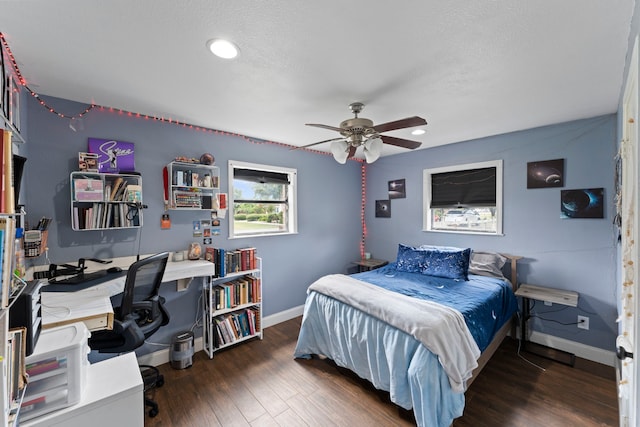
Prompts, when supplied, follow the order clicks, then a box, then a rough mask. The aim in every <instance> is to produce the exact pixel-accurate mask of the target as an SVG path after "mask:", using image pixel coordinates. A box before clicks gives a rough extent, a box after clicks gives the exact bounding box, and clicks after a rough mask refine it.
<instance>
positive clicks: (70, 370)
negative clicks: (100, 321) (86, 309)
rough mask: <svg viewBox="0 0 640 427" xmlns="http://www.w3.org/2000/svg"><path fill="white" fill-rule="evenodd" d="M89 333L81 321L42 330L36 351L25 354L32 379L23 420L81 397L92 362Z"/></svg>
mask: <svg viewBox="0 0 640 427" xmlns="http://www.w3.org/2000/svg"><path fill="white" fill-rule="evenodd" d="M89 336H90V334H89V330H88V329H87V327H86V326H85V325H84V323H82V322H79V323H73V324H71V325H65V326H60V327H57V328H52V329H46V330H43V331H42V332H41V333H40V338H39V339H38V344H37V345H36V347H35V349H34V351H33V354H31V356H29V357H27V358H25V364H26V370H27V374H28V375H29V381H28V383H27V389H26V392H25V396H24V399H23V401H22V406H21V407H20V421H27V420H30V419H32V418H35V417H37V416H39V415H42V414H46V413H49V412H52V411H55V410H57V409H61V408H66V407H67V406H71V405H74V404H76V403H78V402H79V401H80V397H81V396H82V391H83V389H84V386H85V383H86V376H87V367H88V366H89V359H88V357H87V355H88V354H89V351H90V349H89V345H88V342H87V340H88V338H89Z"/></svg>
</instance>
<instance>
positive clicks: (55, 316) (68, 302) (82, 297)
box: [40, 289, 113, 331]
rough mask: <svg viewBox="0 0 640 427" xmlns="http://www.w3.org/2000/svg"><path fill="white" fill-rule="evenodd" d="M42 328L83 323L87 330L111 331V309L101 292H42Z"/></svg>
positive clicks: (106, 297) (86, 290) (105, 296)
mask: <svg viewBox="0 0 640 427" xmlns="http://www.w3.org/2000/svg"><path fill="white" fill-rule="evenodd" d="M40 298H41V301H42V327H43V328H44V329H47V328H54V327H56V326H62V325H67V324H70V323H75V322H80V321H81V322H84V324H85V325H86V326H87V329H89V330H90V331H96V330H100V329H113V307H112V306H111V300H110V298H109V295H108V294H107V293H105V292H103V291H97V290H96V291H95V292H91V291H90V290H89V289H85V290H84V291H82V292H42V294H41V296H40Z"/></svg>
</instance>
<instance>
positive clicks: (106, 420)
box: [20, 352, 144, 427]
mask: <svg viewBox="0 0 640 427" xmlns="http://www.w3.org/2000/svg"><path fill="white" fill-rule="evenodd" d="M143 394H144V384H143V381H142V375H141V374H140V369H139V367H138V361H137V360H136V354H135V352H129V353H125V354H123V355H121V356H116V357H112V358H111V359H107V360H104V361H102V362H98V363H94V364H91V365H89V366H88V367H87V384H86V387H85V389H84V391H83V393H82V397H81V399H80V401H79V402H78V403H77V404H75V405H73V406H69V407H67V408H63V409H60V410H58V411H55V412H51V413H48V414H44V415H42V416H40V417H37V418H34V419H32V420H29V421H26V422H21V423H20V426H23V427H45V426H46V427H51V426H60V427H85V426H92V427H102V426H105V427H107V426H109V427H110V426H131V427H142V426H143V425H144V395H143Z"/></svg>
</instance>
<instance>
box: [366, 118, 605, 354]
mask: <svg viewBox="0 0 640 427" xmlns="http://www.w3.org/2000/svg"><path fill="white" fill-rule="evenodd" d="M616 123H617V118H616V116H615V115H610V116H603V117H596V118H592V119H588V120H580V121H575V122H571V123H562V124H558V125H553V126H548V127H543V128H537V129H531V130H526V131H522V132H514V133H510V134H505V135H498V136H493V137H489V138H484V139H479V140H474V141H468V142H461V143H457V144H452V145H447V146H441V147H435V148H431V149H426V150H420V151H416V152H411V153H406V154H400V155H395V156H390V157H384V158H382V159H379V160H378V161H377V162H376V163H374V164H373V165H371V166H369V167H368V168H367V210H366V220H367V226H368V237H367V251H370V252H371V253H372V254H373V256H374V257H376V258H383V259H387V260H395V257H396V251H397V245H398V243H406V244H412V245H418V244H434V245H449V246H458V247H471V248H473V249H476V250H492V251H499V252H506V253H511V254H515V255H521V256H524V257H525V259H523V260H522V261H521V262H520V263H519V267H518V268H519V270H518V276H519V277H518V280H519V282H520V283H529V284H536V285H541V286H548V287H553V288H560V289H568V290H574V291H577V292H579V294H580V299H579V307H578V308H577V309H575V308H563V306H559V305H554V306H552V307H546V306H544V305H542V304H540V305H539V306H537V307H536V311H537V312H538V313H539V314H540V316H542V317H545V318H548V319H553V320H555V321H557V322H562V323H575V322H576V321H577V315H578V314H580V315H585V316H588V317H589V318H590V330H588V331H585V330H581V329H578V328H577V327H576V325H575V324H573V325H566V326H564V325H561V324H560V323H556V322H553V321H540V320H539V319H534V321H533V322H532V326H533V327H534V329H535V330H538V331H540V332H544V333H547V334H550V335H554V336H558V337H562V338H566V339H569V340H572V341H577V342H580V343H583V344H587V345H591V346H594V347H599V348H603V349H608V350H612V349H613V348H614V342H615V336H616V330H617V326H616V324H615V318H616V316H617V315H616V297H615V278H616V268H617V264H616V249H615V247H616V238H615V230H614V227H613V225H612V219H613V215H614V202H613V197H614V190H613V177H614V156H615V153H616V141H617V137H616ZM497 159H502V160H503V173H504V197H503V201H504V222H503V231H504V235H503V236H477V235H469V234H457V233H456V234H453V233H437V232H424V231H422V205H423V196H422V191H423V187H422V172H423V170H424V169H425V168H436V167H442V166H449V165H459V164H466V163H474V162H481V161H488V160H497ZM552 159H565V186H564V189H579V188H596V187H604V188H605V202H606V208H605V218H604V219H561V218H560V190H561V189H560V188H549V189H531V190H527V183H526V168H527V162H533V161H537V160H552ZM402 178H404V179H406V193H407V197H406V198H405V199H392V200H391V218H376V217H375V209H374V203H375V200H376V199H387V198H388V194H387V188H388V181H390V180H395V179H402ZM543 312H545V314H542V313H543ZM546 312H549V313H546Z"/></svg>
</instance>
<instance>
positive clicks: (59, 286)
mask: <svg viewBox="0 0 640 427" xmlns="http://www.w3.org/2000/svg"><path fill="white" fill-rule="evenodd" d="M126 274H127V272H126V271H118V272H113V273H110V272H108V271H107V270H98V271H94V272H92V273H82V274H77V275H75V276H71V277H68V278H66V279H50V280H49V284H48V285H46V286H43V287H42V292H75V291H81V290H83V289H88V288H92V287H94V286H98V285H100V284H102V283H105V282H108V281H111V280H113V279H117V278H119V277H122V276H125V275H126Z"/></svg>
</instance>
